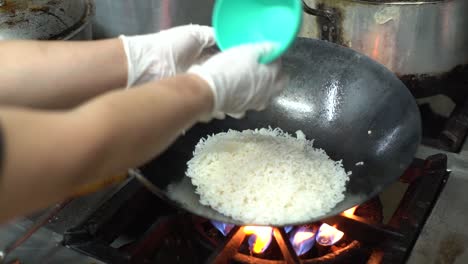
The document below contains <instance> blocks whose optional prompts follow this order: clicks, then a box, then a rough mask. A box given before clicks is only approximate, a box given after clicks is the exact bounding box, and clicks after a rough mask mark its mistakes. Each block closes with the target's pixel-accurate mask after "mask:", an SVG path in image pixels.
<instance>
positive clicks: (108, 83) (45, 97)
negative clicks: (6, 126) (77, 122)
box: [0, 39, 127, 109]
mask: <svg viewBox="0 0 468 264" xmlns="http://www.w3.org/2000/svg"><path fill="white" fill-rule="evenodd" d="M126 63H127V62H126V57H125V51H124V49H123V45H122V43H121V41H120V40H119V39H112V40H103V41H89V42H65V41H55V42H53V41H5V42H0V104H2V105H5V104H8V105H16V106H29V107H37V108H44V109H60V108H61V109H66V108H71V107H73V106H76V105H78V104H80V103H82V102H84V101H86V100H87V99H89V98H92V97H94V96H96V95H99V94H102V93H104V92H106V91H109V90H111V89H117V88H121V87H125V85H126V81H127V64H126Z"/></svg>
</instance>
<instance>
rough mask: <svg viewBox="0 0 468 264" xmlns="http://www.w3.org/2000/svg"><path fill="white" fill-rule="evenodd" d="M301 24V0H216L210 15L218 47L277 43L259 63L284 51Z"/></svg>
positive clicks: (295, 35)
mask: <svg viewBox="0 0 468 264" xmlns="http://www.w3.org/2000/svg"><path fill="white" fill-rule="evenodd" d="M301 23H302V1H301V0H216V3H215V8H214V14H213V27H214V29H215V34H216V40H217V44H218V46H219V48H220V49H221V50H226V49H229V48H232V47H235V46H239V45H242V44H254V43H261V42H266V41H268V42H273V43H275V44H276V45H277V48H275V50H274V51H273V52H271V53H269V54H266V55H264V56H262V57H261V58H260V62H261V63H270V62H272V61H274V60H276V59H278V58H279V57H280V56H281V55H282V54H283V53H285V52H286V51H287V50H288V48H289V47H290V46H291V45H292V44H293V43H294V40H295V39H296V37H297V34H298V33H299V29H300V28H301Z"/></svg>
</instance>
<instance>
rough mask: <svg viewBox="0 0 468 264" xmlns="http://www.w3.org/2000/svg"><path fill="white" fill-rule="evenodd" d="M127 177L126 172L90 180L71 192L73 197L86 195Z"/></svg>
mask: <svg viewBox="0 0 468 264" xmlns="http://www.w3.org/2000/svg"><path fill="white" fill-rule="evenodd" d="M129 177H130V176H129V175H128V174H122V175H118V176H115V177H109V178H106V179H104V180H100V181H96V182H92V183H90V184H87V185H84V186H81V187H80V188H79V189H77V190H76V191H75V193H74V194H73V197H79V196H84V195H88V194H91V193H95V192H97V191H100V190H102V189H105V188H107V187H110V186H113V185H117V184H120V183H123V182H124V181H125V180H127V179H128V178H129Z"/></svg>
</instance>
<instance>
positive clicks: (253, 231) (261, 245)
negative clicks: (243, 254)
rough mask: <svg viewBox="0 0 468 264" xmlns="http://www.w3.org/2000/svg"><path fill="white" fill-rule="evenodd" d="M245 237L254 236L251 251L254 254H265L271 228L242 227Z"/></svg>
mask: <svg viewBox="0 0 468 264" xmlns="http://www.w3.org/2000/svg"><path fill="white" fill-rule="evenodd" d="M244 233H245V234H246V235H255V242H254V244H253V247H252V251H253V252H254V253H256V254H260V253H263V252H265V250H266V249H267V248H268V246H269V245H270V242H271V240H272V236H273V228H272V227H269V226H244Z"/></svg>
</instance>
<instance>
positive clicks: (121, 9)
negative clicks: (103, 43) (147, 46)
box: [93, 0, 214, 39]
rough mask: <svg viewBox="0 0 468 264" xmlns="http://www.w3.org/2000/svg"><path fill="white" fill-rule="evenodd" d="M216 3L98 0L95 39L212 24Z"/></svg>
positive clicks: (211, 1)
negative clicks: (187, 25)
mask: <svg viewBox="0 0 468 264" xmlns="http://www.w3.org/2000/svg"><path fill="white" fill-rule="evenodd" d="M213 6H214V0H203V1H193V0H138V1H128V0H97V1H96V17H95V20H94V25H93V28H94V37H95V38H97V39H101V38H110V37H116V36H119V35H120V34H126V35H136V34H144V33H153V32H157V31H159V30H161V29H166V28H170V27H174V26H178V25H185V24H190V23H193V24H202V25H210V24H211V13H212V9H213Z"/></svg>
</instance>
